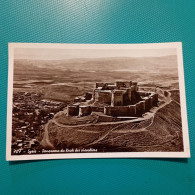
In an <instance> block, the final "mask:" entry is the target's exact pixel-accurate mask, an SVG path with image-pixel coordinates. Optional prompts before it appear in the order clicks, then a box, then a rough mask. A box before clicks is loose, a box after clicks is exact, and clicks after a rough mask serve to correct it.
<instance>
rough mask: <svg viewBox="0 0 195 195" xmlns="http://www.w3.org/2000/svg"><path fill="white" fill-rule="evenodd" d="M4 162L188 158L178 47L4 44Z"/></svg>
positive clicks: (177, 45)
mask: <svg viewBox="0 0 195 195" xmlns="http://www.w3.org/2000/svg"><path fill="white" fill-rule="evenodd" d="M8 47H9V79H8V108H7V147H6V150H7V151H6V159H7V160H36V159H62V158H132V157H133V158H148V157H151V158H158V157H163V158H165V157H167V158H189V157H190V147H189V135H188V123H187V113H186V97H185V85H184V71H183V57H182V44H181V43H155V44H154V43H152V44H50V43H47V44H45V43H9V45H8Z"/></svg>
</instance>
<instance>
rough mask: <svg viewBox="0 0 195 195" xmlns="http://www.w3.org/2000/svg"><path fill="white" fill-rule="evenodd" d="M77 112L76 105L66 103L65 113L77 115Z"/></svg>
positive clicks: (77, 107)
mask: <svg viewBox="0 0 195 195" xmlns="http://www.w3.org/2000/svg"><path fill="white" fill-rule="evenodd" d="M78 114H79V106H78V105H68V106H67V115H68V116H77V115H78Z"/></svg>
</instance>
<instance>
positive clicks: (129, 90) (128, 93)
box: [126, 88, 131, 101]
mask: <svg viewBox="0 0 195 195" xmlns="http://www.w3.org/2000/svg"><path fill="white" fill-rule="evenodd" d="M126 93H127V96H128V99H129V101H131V88H129V89H127V92H126Z"/></svg>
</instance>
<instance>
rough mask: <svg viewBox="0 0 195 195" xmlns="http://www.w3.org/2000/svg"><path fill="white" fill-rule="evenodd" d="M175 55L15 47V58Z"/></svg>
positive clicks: (162, 51)
mask: <svg viewBox="0 0 195 195" xmlns="http://www.w3.org/2000/svg"><path fill="white" fill-rule="evenodd" d="M168 55H176V49H147V50H146V49H145V50H140V49H137V50H136V49H128V50H127V49H125V50H123V49H120V50H119V49H114V50H113V49H101V50H100V49H56V48H15V49H14V58H15V59H31V60H63V59H75V58H109V57H135V58H136V57H162V56H168Z"/></svg>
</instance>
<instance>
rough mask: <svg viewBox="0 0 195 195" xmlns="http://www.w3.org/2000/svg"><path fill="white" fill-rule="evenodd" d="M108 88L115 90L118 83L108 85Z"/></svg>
mask: <svg viewBox="0 0 195 195" xmlns="http://www.w3.org/2000/svg"><path fill="white" fill-rule="evenodd" d="M107 89H108V90H114V89H116V85H108V86H107Z"/></svg>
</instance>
